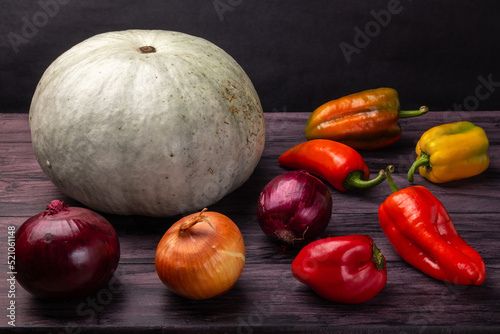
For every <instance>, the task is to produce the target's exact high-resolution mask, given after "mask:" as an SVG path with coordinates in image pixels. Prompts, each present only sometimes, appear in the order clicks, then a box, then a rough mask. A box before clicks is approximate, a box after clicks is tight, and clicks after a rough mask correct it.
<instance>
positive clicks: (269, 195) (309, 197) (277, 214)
mask: <svg viewBox="0 0 500 334" xmlns="http://www.w3.org/2000/svg"><path fill="white" fill-rule="evenodd" d="M331 213H332V196H331V194H330V191H328V188H327V187H326V186H325V184H324V183H323V182H321V181H320V180H319V179H318V178H316V177H315V176H313V175H311V174H309V173H308V172H306V171H304V170H295V171H291V172H288V173H285V174H282V175H279V176H277V177H275V178H274V179H272V180H271V181H270V182H269V183H268V184H267V185H266V186H265V187H264V189H263V190H262V192H261V193H260V196H259V202H258V204H257V219H258V221H259V225H260V227H261V228H262V230H263V231H264V233H265V234H266V235H268V236H270V237H271V238H273V239H276V240H279V241H280V242H282V243H284V244H286V245H290V246H297V247H300V246H304V245H305V244H307V243H309V242H310V241H312V240H314V239H315V238H316V237H318V236H319V235H320V234H321V233H323V231H324V230H325V229H326V227H327V226H328V223H329V222H330V217H331Z"/></svg>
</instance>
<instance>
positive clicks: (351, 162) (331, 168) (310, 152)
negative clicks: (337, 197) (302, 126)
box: [278, 139, 385, 191]
mask: <svg viewBox="0 0 500 334" xmlns="http://www.w3.org/2000/svg"><path fill="white" fill-rule="evenodd" d="M278 162H279V163H280V164H281V165H283V166H285V167H288V168H294V169H304V170H307V171H308V172H309V173H311V174H314V175H316V176H318V177H320V178H322V179H324V180H326V182H328V183H330V184H331V185H332V186H333V187H334V188H335V189H337V190H339V191H346V190H350V189H356V188H358V189H367V188H371V187H374V186H376V185H377V184H380V183H381V182H383V181H384V180H385V172H384V171H383V170H381V171H380V173H379V174H378V176H377V177H376V178H374V179H372V180H368V179H369V178H370V170H369V169H368V166H367V165H366V163H365V161H364V159H363V157H362V156H361V155H360V154H359V153H358V152H357V151H356V150H355V149H353V148H351V147H349V146H347V145H345V144H342V143H339V142H336V141H333V140H329V139H313V140H309V141H306V142H303V143H300V144H298V145H296V146H294V147H292V148H291V149H289V150H288V151H286V152H285V153H283V154H282V155H281V156H280V157H279V159H278Z"/></svg>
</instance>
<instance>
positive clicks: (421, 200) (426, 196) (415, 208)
mask: <svg viewBox="0 0 500 334" xmlns="http://www.w3.org/2000/svg"><path fill="white" fill-rule="evenodd" d="M391 167H392V166H391ZM392 170H393V169H391V168H388V170H387V173H386V174H387V180H388V182H389V185H390V186H391V189H392V191H393V194H391V195H390V196H389V197H388V198H387V199H386V200H385V201H384V203H382V205H380V207H379V210H378V216H379V221H380V226H381V227H382V230H383V231H384V233H385V235H386V236H387V239H389V242H390V243H391V244H392V246H393V247H394V249H395V250H396V252H397V253H398V254H399V255H400V256H401V257H402V258H403V260H405V261H406V262H408V263H409V264H411V265H412V266H414V267H415V268H417V269H419V270H421V271H422V272H424V273H426V274H427V275H430V276H432V277H434V278H436V279H438V280H442V281H446V282H450V283H453V284H459V285H479V284H481V283H482V282H483V281H484V278H485V275H486V267H485V265H484V261H483V259H482V258H481V256H480V255H479V253H478V252H476V251H475V250H474V249H473V248H472V247H470V246H469V245H468V244H467V243H466V242H465V240H464V239H462V238H461V237H460V236H459V235H458V233H457V231H456V229H455V226H454V225H453V222H452V220H451V218H450V216H449V214H448V212H447V211H446V209H445V207H444V206H443V204H442V203H441V202H440V201H439V200H438V199H437V198H436V197H435V196H434V195H433V194H432V193H431V192H430V191H429V190H427V189H426V188H424V187H422V186H411V187H407V188H404V189H401V190H398V188H397V186H396V185H395V183H394V180H393V179H392V176H391V174H390V173H391V171H392Z"/></svg>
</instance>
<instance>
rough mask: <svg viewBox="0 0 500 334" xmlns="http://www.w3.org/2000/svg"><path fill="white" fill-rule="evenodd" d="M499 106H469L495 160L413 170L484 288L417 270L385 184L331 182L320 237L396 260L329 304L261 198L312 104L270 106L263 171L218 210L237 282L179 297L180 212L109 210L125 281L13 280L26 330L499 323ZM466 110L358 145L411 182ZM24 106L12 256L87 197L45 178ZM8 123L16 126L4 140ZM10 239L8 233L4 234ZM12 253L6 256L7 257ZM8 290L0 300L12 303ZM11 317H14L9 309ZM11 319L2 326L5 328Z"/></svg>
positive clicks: (0, 226) (1, 227)
mask: <svg viewBox="0 0 500 334" xmlns="http://www.w3.org/2000/svg"><path fill="white" fill-rule="evenodd" d="M499 115H500V113H498V112H475V113H473V114H472V113H471V114H470V115H468V116H467V115H464V116H467V117H468V118H469V120H473V121H474V122H475V123H476V124H478V125H481V126H483V127H484V128H485V130H486V131H487V133H488V136H489V139H490V145H491V146H490V151H489V152H490V156H491V165H490V168H489V169H488V170H487V171H486V172H485V173H483V174H482V175H479V176H477V177H474V178H471V179H468V180H461V181H456V182H453V183H450V184H445V185H434V184H431V183H430V182H427V181H425V180H423V179H422V178H421V177H420V176H417V177H416V184H421V185H424V186H426V187H427V188H429V189H430V190H431V191H432V192H433V193H434V194H435V195H436V196H437V197H438V198H440V199H441V201H442V202H443V204H444V205H445V206H446V207H447V209H448V211H449V212H450V215H451V216H452V219H453V220H454V223H455V226H456V228H457V230H458V232H459V233H460V235H461V236H462V237H463V238H464V239H465V240H466V241H467V242H468V243H469V244H470V245H471V246H473V247H474V248H475V249H477V250H478V252H479V253H480V254H481V255H482V257H483V259H484V261H485V263H486V267H487V277H486V280H485V282H484V283H483V284H482V285H480V286H466V287H460V286H453V285H450V284H446V283H443V282H440V281H436V280H434V279H432V278H430V277H428V276H426V275H424V274H423V273H421V272H419V271H418V270H416V269H414V268H412V267H411V266H409V265H408V264H406V263H405V262H404V261H402V260H401V259H400V257H399V256H398V255H397V254H396V252H395V251H394V250H393V249H392V247H391V245H390V244H389V242H388V241H387V239H386V237H385V235H384V234H383V233H382V231H381V229H380V226H379V223H378V217H377V209H378V206H379V205H380V204H381V203H382V202H383V201H384V199H385V198H386V196H388V195H389V193H390V191H389V189H388V187H387V185H386V184H385V185H380V186H379V187H377V188H375V189H372V190H370V191H367V192H349V193H341V192H338V191H336V190H334V189H332V188H330V191H331V193H332V197H333V201H334V207H333V213H332V220H331V222H330V225H329V226H328V227H327V230H326V231H325V233H324V234H323V235H322V236H321V237H329V236H337V235H348V234H356V233H363V234H368V235H370V236H372V237H373V238H374V240H375V241H376V243H377V245H378V246H379V248H380V249H381V250H382V252H383V253H384V255H385V257H386V259H387V267H388V282H387V285H386V287H385V288H384V289H383V290H382V292H381V293H380V294H379V295H377V296H376V297H375V298H374V299H373V300H371V301H369V302H367V303H365V304H361V305H342V304H335V303H331V302H328V301H326V300H323V299H321V298H320V297H318V296H317V295H315V294H314V293H313V292H312V291H311V290H310V289H309V288H307V287H306V286H304V285H303V284H301V283H299V282H298V281H297V280H295V279H294V278H293V276H292V275H291V271H290V263H291V261H292V260H293V258H294V257H295V255H296V254H297V252H298V251H297V250H293V249H289V250H283V248H282V247H280V246H279V245H278V244H276V243H274V242H272V241H270V240H269V239H268V238H266V237H265V236H264V234H263V233H262V231H261V230H260V228H259V226H258V223H257V219H256V213H255V210H256V201H257V198H258V195H259V193H260V190H261V189H262V188H263V187H264V186H265V185H266V184H267V182H269V181H270V180H271V179H272V178H273V177H275V176H277V175H279V174H281V173H284V172H286V171H287V170H286V169H285V168H282V167H280V166H279V164H278V163H277V158H278V156H279V155H280V154H281V153H282V152H283V151H284V150H286V149H287V148H289V147H291V146H293V145H295V144H297V143H299V142H301V141H303V140H305V138H304V137H303V135H302V132H301V131H303V126H304V124H305V121H306V120H307V116H308V115H307V114H306V113H297V114H295V113H268V114H266V126H267V143H266V148H265V151H264V154H263V157H262V159H261V162H260V163H259V165H258V167H257V169H256V170H255V172H254V174H253V175H252V177H251V179H250V180H249V181H248V182H247V183H246V184H244V185H243V186H242V187H241V188H240V189H238V190H237V191H235V192H234V193H233V194H231V195H230V196H227V197H226V198H224V199H223V200H221V201H220V202H218V203H216V204H215V205H213V206H211V207H210V209H211V210H214V211H218V212H221V213H223V214H226V215H228V216H229V217H231V218H232V219H233V220H234V221H235V222H236V223H237V224H238V226H239V227H240V229H241V232H242V234H243V236H244V239H245V245H246V251H247V262H246V265H245V269H244V271H243V274H242V276H241V277H240V279H239V280H238V282H237V284H236V285H235V287H234V288H233V289H232V290H231V291H229V292H228V293H227V294H225V295H224V296H221V297H219V298H214V299H211V300H206V301H191V300H186V299H183V298H180V297H177V296H175V295H174V294H172V293H171V292H169V291H168V290H167V289H166V287H164V286H163V284H162V283H161V282H160V281H159V279H158V277H157V275H156V272H155V267H154V255H155V252H156V246H157V244H158V242H159V240H160V238H161V236H162V235H163V233H164V232H165V231H166V230H167V229H168V227H169V226H170V225H171V224H172V223H173V222H175V221H176V220H177V219H179V218H180V217H181V216H180V215H179V216H176V217H170V218H148V217H140V216H126V217H124V216H116V215H107V214H104V216H105V217H106V218H107V219H108V220H109V221H110V222H111V223H112V224H113V225H114V226H115V229H116V230H117V233H118V236H119V239H120V244H121V249H122V255H121V259H120V264H119V267H118V268H119V269H118V272H117V274H116V275H115V278H116V280H114V281H113V284H112V285H110V286H109V287H107V288H105V289H103V290H101V291H100V292H98V293H96V294H94V295H92V296H90V297H89V298H90V299H88V298H85V299H82V300H77V301H71V302H55V301H41V300H37V299H34V298H32V297H31V296H30V295H28V294H27V293H26V292H25V291H24V290H23V289H22V288H21V287H20V286H19V285H17V288H16V299H15V301H16V325H17V326H16V327H17V328H18V329H19V328H21V329H22V330H23V332H38V331H40V330H41V329H43V330H44V331H47V332H53V333H71V332H74V333H86V332H89V333H90V332H106V333H114V332H116V333H134V332H149V333H156V332H158V333H162V332H165V331H168V332H172V333H177V332H182V333H191V332H192V333H200V332H207V333H208V332H213V333H284V332H287V333H288V332H289V333H293V332H297V333H299V332H305V331H307V332H331V331H333V330H334V331H336V332H339V333H354V332H356V333H373V332H379V333H382V332H383V333H400V332H401V331H405V332H442V331H448V330H450V328H454V329H457V330H458V331H477V332H483V331H490V332H495V331H496V332H498V331H499V330H500V319H499V317H498V309H499V307H500V264H499V261H498V254H500V243H499V242H498V240H499V238H500V225H499V224H498V218H499V214H500V211H499V210H500V209H499V206H498V203H499V199H500V190H499V189H498V188H499V187H498V185H499V176H500V170H499V166H500V133H499V131H498V128H499ZM456 116H457V115H454V114H450V113H449V112H443V113H430V114H429V115H426V116H425V118H426V119H425V120H424V116H423V117H421V118H414V119H406V120H401V124H402V126H403V129H404V134H403V137H402V139H401V140H400V141H399V142H398V143H397V144H395V145H394V146H393V147H391V148H387V149H383V150H378V151H364V152H361V153H362V155H363V156H364V157H365V160H366V161H367V164H368V165H369V166H370V168H371V170H372V175H373V176H374V175H375V174H376V171H377V170H378V169H380V168H384V167H385V166H386V165H387V164H389V163H394V164H395V165H396V166H397V171H396V173H395V175H394V177H395V179H396V182H397V183H398V184H399V185H400V187H405V186H408V185H409V183H408V181H407V180H405V174H406V168H407V167H408V166H409V165H410V164H411V163H412V162H413V160H414V158H415V156H414V153H413V151H412V150H413V147H414V145H415V142H416V140H418V137H419V136H420V134H421V133H422V132H423V131H425V130H426V129H427V128H429V127H430V126H433V125H437V124H440V123H441V122H442V121H443V120H451V119H452V118H456ZM27 128H28V122H27V118H26V115H22V114H19V115H12V114H8V115H0V130H1V134H2V136H1V137H0V256H4V257H5V259H6V257H7V227H8V226H16V227H19V226H20V225H21V224H22V223H23V222H24V221H25V220H26V219H27V218H28V217H30V216H32V215H34V214H36V213H38V212H40V211H42V210H43V209H44V207H45V205H46V204H47V203H48V202H49V201H50V200H52V199H54V198H59V199H62V200H65V201H68V202H69V203H70V204H71V205H79V204H78V203H77V202H76V201H74V200H71V199H69V198H67V197H66V196H64V195H62V194H61V193H60V192H59V191H58V190H57V189H56V188H55V187H54V186H53V185H52V183H51V182H50V181H49V180H48V179H47V178H46V176H45V175H44V174H43V172H42V171H41V169H40V167H39V166H38V164H37V162H36V159H35V158H34V156H33V152H32V149H31V144H30V140H29V131H27ZM4 133H10V134H13V136H14V134H17V135H15V136H17V137H15V140H14V139H12V138H14V137H8V138H6V137H5V136H4ZM2 234H3V235H4V237H1V235H2ZM1 254H3V255H1ZM0 263H1V265H0V271H1V272H2V273H3V274H0V278H1V279H0V291H4V292H7V291H8V284H7V281H6V279H5V278H6V276H7V272H8V271H9V270H8V268H7V264H6V261H0ZM6 303H8V298H7V297H6V293H2V294H1V295H0V305H1V306H2V307H4V306H5V307H4V309H6V305H7V304H6ZM4 318H5V316H4ZM8 328H9V326H8V325H7V322H6V320H5V319H4V322H2V323H0V331H2V330H3V329H8Z"/></svg>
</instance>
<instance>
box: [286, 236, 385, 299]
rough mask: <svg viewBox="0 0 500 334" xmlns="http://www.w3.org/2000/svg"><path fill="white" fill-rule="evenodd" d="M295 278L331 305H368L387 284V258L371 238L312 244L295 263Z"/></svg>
mask: <svg viewBox="0 0 500 334" xmlns="http://www.w3.org/2000/svg"><path fill="white" fill-rule="evenodd" d="M292 273H293V276H294V277H295V278H296V279H298V280H299V281H300V282H302V283H304V284H306V285H308V286H309V287H311V288H312V289H313V290H314V291H315V292H316V293H317V294H318V295H320V296H321V297H323V298H326V299H328V300H330V301H334V302H338V303H347V304H358V303H364V302H366V301H368V300H370V299H372V298H373V297H375V296H376V295H377V294H378V293H379V292H380V291H381V290H382V289H383V288H384V286H385V284H386V282H387V269H386V266H385V257H384V255H382V253H381V252H380V250H379V249H378V248H377V246H376V245H375V243H374V242H373V239H372V238H371V237H369V236H367V235H361V234H356V235H348V236H341V237H331V238H325V239H320V240H316V241H313V242H311V243H310V244H308V245H307V246H305V247H304V248H302V250H301V251H300V252H299V254H298V255H297V257H296V258H295V259H294V260H293V262H292Z"/></svg>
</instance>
